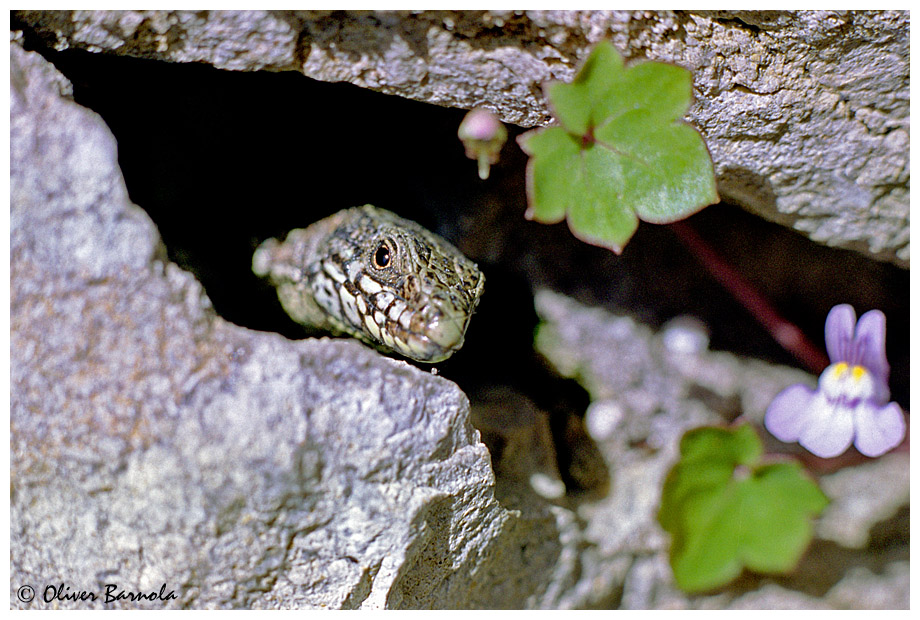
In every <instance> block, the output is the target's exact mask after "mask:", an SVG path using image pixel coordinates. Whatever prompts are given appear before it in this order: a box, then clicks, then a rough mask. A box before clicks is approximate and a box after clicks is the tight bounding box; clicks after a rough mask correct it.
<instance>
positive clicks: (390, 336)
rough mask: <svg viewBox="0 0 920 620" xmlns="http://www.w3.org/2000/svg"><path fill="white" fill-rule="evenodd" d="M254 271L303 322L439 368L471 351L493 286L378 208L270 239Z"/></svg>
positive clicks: (458, 257) (433, 240) (433, 239)
mask: <svg viewBox="0 0 920 620" xmlns="http://www.w3.org/2000/svg"><path fill="white" fill-rule="evenodd" d="M253 271H255V273H256V274H258V275H260V276H266V277H269V278H270V279H271V281H272V283H273V284H274V285H275V286H276V287H277V289H278V297H279V299H280V300H281V303H282V305H283V306H284V308H285V311H287V313H288V314H289V315H290V316H291V317H292V318H293V319H294V320H296V321H298V322H300V323H302V324H304V325H307V326H310V327H315V328H318V329H322V330H326V331H330V332H333V333H336V334H347V335H350V336H354V337H356V338H359V339H361V340H363V341H364V342H367V343H369V344H372V345H374V346H376V347H378V348H380V349H383V350H386V351H395V352H397V353H399V354H401V355H404V356H406V357H409V358H411V359H414V360H417V361H420V362H430V363H434V362H439V361H443V360H445V359H447V358H448V357H450V356H451V355H452V354H453V353H454V352H456V351H457V350H458V349H459V348H460V347H461V346H462V345H463V340H464V336H465V333H466V328H467V326H468V325H469V321H470V318H471V317H472V315H473V311H474V310H475V308H476V305H477V303H478V302H479V298H480V296H481V295H482V291H483V287H484V283H485V277H484V276H483V274H482V273H481V272H480V271H479V268H478V267H477V266H476V264H475V263H473V262H472V261H470V260H469V259H468V258H466V257H465V256H464V255H463V254H462V253H461V252H460V251H459V250H457V249H456V248H455V247H454V246H452V245H451V244H450V243H448V242H447V241H446V240H444V239H443V238H441V237H439V236H438V235H435V234H434V233H432V232H430V231H428V230H426V229H424V228H423V227H421V226H419V225H418V224H416V223H415V222H412V221H409V220H406V219H403V218H401V217H399V216H397V215H395V214H394V213H391V212H389V211H386V210H384V209H378V208H376V207H374V206H371V205H365V206H363V207H355V208H352V209H345V210H343V211H340V212H338V213H336V214H335V215H332V216H330V217H328V218H325V219H323V220H320V221H319V222H316V223H315V224H313V225H311V226H309V227H308V228H305V229H297V230H293V231H291V232H290V233H289V234H288V236H287V239H286V240H285V241H284V242H283V243H279V242H278V241H277V240H275V239H269V240H268V241H266V242H264V243H263V244H262V245H261V246H260V247H259V248H258V249H257V250H256V253H255V254H254V256H253Z"/></svg>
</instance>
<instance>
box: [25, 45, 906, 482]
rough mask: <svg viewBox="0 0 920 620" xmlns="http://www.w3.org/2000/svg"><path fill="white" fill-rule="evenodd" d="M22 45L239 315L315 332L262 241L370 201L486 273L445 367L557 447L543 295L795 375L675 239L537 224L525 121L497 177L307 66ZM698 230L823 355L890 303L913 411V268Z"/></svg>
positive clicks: (422, 118)
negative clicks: (536, 333)
mask: <svg viewBox="0 0 920 620" xmlns="http://www.w3.org/2000/svg"><path fill="white" fill-rule="evenodd" d="M26 44H27V46H30V47H32V48H34V49H37V50H38V51H40V52H41V53H42V54H43V55H45V56H46V58H48V59H49V60H51V61H52V62H53V63H54V64H55V65H56V66H57V67H58V68H59V69H60V70H61V71H62V72H63V73H64V74H65V75H66V76H67V77H68V79H70V80H71V81H72V82H73V84H74V97H75V99H76V101H77V102H78V103H80V104H82V105H85V106H87V107H89V108H91V109H93V110H95V111H96V112H98V113H99V114H100V115H101V116H102V117H103V119H104V120H105V122H106V123H107V124H108V126H109V127H110V128H111V130H112V132H113V133H114V134H115V136H116V138H117V140H118V145H119V162H120V165H121V168H122V170H123V172H124V176H125V182H126V184H127V187H128V191H129V194H130V197H131V199H132V201H134V202H135V203H137V204H138V205H140V206H142V207H143V208H144V209H145V210H146V211H147V212H148V213H149V214H150V216H151V218H152V219H153V221H154V222H155V223H156V224H157V226H158V227H159V230H160V233H161V235H162V237H163V239H164V242H165V244H166V247H167V249H168V253H169V257H170V259H171V260H173V261H175V262H176V263H178V264H179V265H180V266H182V267H183V268H185V269H187V270H189V271H191V272H192V273H194V274H195V276H196V277H197V278H198V279H199V280H200V281H201V283H202V285H203V286H204V288H205V289H206V291H207V294H208V296H209V297H210V299H211V301H212V302H213V304H214V307H215V309H216V311H217V312H218V313H219V314H220V315H221V316H223V317H224V318H226V319H227V320H229V321H232V322H234V323H237V324H239V325H242V326H245V327H248V328H251V329H256V330H263V331H276V332H279V333H281V334H283V335H285V336H287V337H289V338H301V337H303V335H304V332H303V330H302V329H301V328H300V326H298V325H296V324H295V323H293V322H292V321H291V320H290V319H289V318H287V316H286V315H285V314H284V312H283V310H282V309H281V307H280V304H279V303H278V301H277V298H276V297H275V293H274V290H273V289H272V288H271V287H269V286H268V285H267V284H266V283H265V282H263V281H261V280H260V279H258V278H256V277H255V276H254V275H253V274H252V272H251V269H250V261H251V256H252V252H253V250H254V248H255V247H256V246H257V245H258V243H260V242H261V241H262V240H263V239H265V238H268V237H272V236H278V237H280V236H283V235H284V234H285V233H286V232H287V231H288V230H290V229H292V228H297V227H302V226H305V225H307V224H309V223H311V222H313V221H315V220H317V219H320V218H322V217H324V216H326V215H329V214H331V213H334V212H335V211H338V210H339V209H342V208H346V207H351V206H355V205H361V204H365V203H373V204H375V205H377V206H379V207H383V208H386V209H390V210H392V211H394V212H396V213H398V214H400V215H402V216H404V217H407V218H410V219H413V220H415V221H418V222H419V223H420V224H422V225H424V226H426V227H428V228H430V229H431V230H434V231H435V232H438V233H440V234H442V235H443V236H445V237H447V238H448V239H449V240H451V241H453V242H455V243H456V244H457V245H458V247H460V248H461V249H462V250H463V251H464V252H465V253H466V254H467V255H468V256H470V257H471V258H472V259H474V260H476V261H477V262H478V263H479V264H480V266H481V268H482V269H483V271H484V272H485V274H486V277H487V283H486V292H485V296H484V297H483V300H482V303H481V305H480V308H479V310H478V313H477V316H476V317H474V319H473V321H472V324H471V327H470V331H469V334H468V340H467V344H466V345H465V347H464V348H463V350H461V351H460V352H459V353H458V354H456V355H455V356H454V358H452V359H451V360H449V361H448V362H446V363H444V364H441V365H439V370H440V372H441V374H442V375H443V376H445V377H447V378H450V379H452V380H455V381H456V382H457V383H458V384H459V385H460V386H461V387H462V388H463V389H464V390H465V391H466V392H467V393H468V394H469V395H470V396H471V398H472V399H474V400H475V398H476V395H477V393H480V392H481V391H482V390H484V389H487V388H488V387H490V386H494V385H506V386H511V387H512V388H513V389H515V390H519V391H521V392H523V393H525V394H527V395H528V397H529V398H530V399H531V400H533V402H535V403H536V404H537V405H538V406H539V407H541V408H545V409H546V410H547V411H549V412H551V413H552V414H553V415H554V416H555V417H554V418H553V420H554V426H553V433H554V436H555V437H556V439H557V442H559V443H560V444H561V445H565V442H566V441H569V440H571V434H572V432H573V431H572V428H573V427H572V426H571V421H566V420H568V419H569V418H570V417H571V416H576V418H577V419H580V418H579V417H578V416H580V415H581V414H582V413H583V411H584V405H585V404H586V403H587V400H586V395H585V394H584V392H583V390H581V388H578V387H577V386H575V387H573V384H572V383H570V382H567V381H565V380H562V379H560V378H558V377H555V376H554V375H552V374H551V373H549V372H547V370H546V368H545V366H544V364H543V362H542V361H541V360H540V359H539V357H537V356H536V355H535V354H534V352H533V346H532V345H533V330H534V328H535V327H536V323H537V317H536V315H535V312H534V309H533V297H532V295H533V291H534V289H535V288H536V287H539V286H548V287H551V288H553V289H555V290H558V291H560V292H563V293H565V294H568V295H570V296H572V297H574V298H576V299H578V300H579V301H582V302H584V303H588V304H593V305H599V306H602V307H605V308H607V309H609V310H611V311H614V312H618V313H625V314H629V315H631V316H633V317H635V318H636V319H638V320H640V321H642V322H644V323H647V324H650V325H652V326H659V325H661V324H662V323H664V322H665V321H667V320H668V319H670V318H672V317H674V316H677V315H680V314H692V315H694V316H696V317H698V318H700V319H702V320H703V321H704V322H705V323H706V324H707V325H708V326H709V327H710V329H711V331H712V339H711V342H712V347H713V348H715V349H724V350H730V351H733V352H735V353H738V354H741V355H747V356H754V357H760V358H763V359H766V360H769V361H773V362H778V363H784V364H790V365H796V363H797V362H796V360H795V359H794V358H793V357H792V356H791V355H789V354H788V353H787V352H786V351H784V350H783V349H782V348H780V347H779V345H777V344H776V343H775V342H774V341H773V340H772V339H771V337H770V336H769V334H767V332H766V331H765V330H764V329H763V328H762V327H761V326H760V325H759V324H758V323H757V322H756V321H755V320H754V319H753V318H752V317H751V316H750V315H749V314H748V313H747V312H746V311H745V310H744V308H742V307H741V306H740V304H738V303H737V301H736V300H734V299H733V298H732V297H731V296H730V295H729V294H728V293H727V292H726V291H725V290H723V289H722V288H721V287H720V286H719V285H718V283H717V282H716V281H715V280H714V279H713V278H712V277H711V276H710V275H709V274H708V273H707V272H706V270H705V269H704V268H703V267H702V266H700V265H699V264H698V263H697V262H696V260H695V259H694V258H693V257H692V256H691V255H690V254H689V253H688V252H687V250H686V249H685V248H684V247H683V246H682V245H681V244H680V242H679V241H678V240H677V238H676V237H675V235H674V234H673V233H672V231H671V230H670V229H669V228H668V227H662V226H651V225H646V224H642V225H640V227H639V230H638V232H637V233H636V235H635V237H634V239H633V240H632V242H631V243H630V244H629V245H628V246H627V248H626V250H625V251H624V253H623V255H621V256H616V255H614V254H613V253H611V252H609V251H607V250H604V249H601V248H597V247H593V246H588V245H586V244H583V243H581V242H579V241H577V240H576V239H575V238H574V237H573V236H572V235H571V234H570V232H569V231H568V229H567V227H566V225H565V224H564V223H563V224H557V225H553V226H545V225H541V224H537V223H534V222H528V221H526V220H525V219H524V218H523V214H524V211H525V208H526V204H525V190H524V167H525V164H526V158H525V156H524V155H523V153H522V152H521V151H520V149H519V148H518V147H517V145H516V143H515V142H514V137H515V136H516V135H519V134H520V133H521V131H522V130H520V129H519V128H509V129H510V130H511V134H512V135H511V138H510V139H509V142H508V144H507V145H506V146H505V149H504V151H503V157H502V161H501V162H500V163H499V164H498V165H497V166H495V167H493V169H492V175H491V177H490V179H489V180H488V181H485V182H482V181H480V180H479V178H478V176H477V175H476V165H475V163H474V162H472V161H470V160H468V159H466V158H465V156H464V155H463V148H462V146H461V145H460V143H459V141H458V140H457V138H456V130H457V126H458V124H459V122H460V120H461V119H462V117H463V115H464V114H465V111H463V110H457V109H448V108H439V107H436V106H431V105H426V104H422V103H418V102H413V101H408V100H405V99H402V98H399V97H394V96H386V95H381V94H378V93H374V92H370V91H367V90H364V89H360V88H357V87H354V86H351V85H347V84H328V83H320V82H316V81H314V80H310V79H307V78H305V77H304V76H302V75H300V74H296V73H269V72H257V73H246V72H229V71H220V70H216V69H214V68H211V67H209V66H204V65H188V64H169V63H163V62H155V61H146V60H140V59H132V58H124V57H115V56H106V55H102V54H90V53H86V52H81V51H66V52H54V51H52V50H49V49H46V48H42V47H41V45H40V43H39V42H37V41H35V40H34V39H33V38H31V37H28V36H27V37H26ZM690 222H691V223H692V224H693V226H694V227H696V228H697V230H698V231H699V233H700V235H701V236H703V237H704V238H706V239H707V240H708V241H709V242H710V243H711V244H712V245H713V246H714V247H715V248H716V250H717V251H719V252H721V253H722V254H723V255H724V256H725V258H726V260H728V261H729V262H731V263H733V264H735V265H736V266H737V268H738V269H739V270H740V271H741V272H742V273H743V274H744V275H745V276H746V277H748V278H749V279H750V280H751V281H752V282H753V283H754V284H755V285H756V286H758V287H759V288H761V289H762V290H763V291H764V293H765V294H766V295H767V296H768V297H769V298H771V299H772V300H773V302H774V303H775V304H776V306H777V308H778V309H779V310H780V312H782V313H783V314H785V315H786V316H787V318H789V319H791V320H792V321H793V322H795V323H797V324H798V325H799V326H800V327H801V328H802V329H803V330H804V332H805V333H806V334H807V335H808V336H810V337H811V338H812V339H813V340H814V341H815V342H817V343H818V344H819V345H820V344H821V343H823V325H824V317H825V315H826V313H827V311H828V309H829V308H830V307H831V306H833V305H834V304H836V303H841V302H848V303H852V304H853V305H854V306H856V309H857V311H858V312H864V311H866V310H868V309H870V308H873V307H875V308H880V309H882V310H884V311H885V312H886V314H887V315H888V322H889V333H890V334H891V335H892V336H891V337H890V338H889V357H890V359H891V362H892V392H893V395H894V398H895V399H896V400H898V401H899V402H900V403H901V404H902V405H903V406H904V407H905V408H909V401H908V387H907V380H908V375H909V361H908V348H907V338H906V337H904V336H905V335H906V334H907V333H908V295H907V292H908V285H907V276H908V273H907V272H906V271H904V270H901V269H898V268H896V267H894V266H891V265H887V264H882V263H877V262H874V261H871V260H869V259H866V258H865V257H863V256H860V255H858V254H855V253H853V252H847V251H842V250H834V249H830V248H826V247H822V246H818V245H816V244H813V243H811V242H810V241H808V240H807V239H805V238H804V237H802V236H800V235H798V234H797V233H795V232H792V231H789V230H787V229H784V228H782V227H780V226H776V225H772V224H769V223H767V222H764V221H762V220H761V219H759V218H757V217H754V216H752V215H749V214H747V213H744V212H743V211H741V210H740V209H737V208H734V207H730V206H727V205H717V206H715V207H710V208H708V209H705V210H704V211H703V212H701V213H699V214H698V215H696V216H694V217H692V218H691V219H690ZM578 441H581V440H580V439H579V440H578ZM576 443H577V442H576ZM578 446H580V447H578ZM578 446H576V447H572V448H571V450H569V451H568V452H566V450H562V451H561V452H562V454H561V456H560V462H561V463H565V464H566V465H565V467H566V468H567V469H569V470H571V469H572V468H573V467H577V466H581V465H580V464H579V462H578V461H579V458H580V457H578V456H577V451H578V450H581V448H582V447H584V446H581V444H578ZM588 452H590V450H588ZM567 475H569V476H570V478H569V479H568V480H567V482H568V483H569V485H570V488H573V487H575V486H577V485H578V482H577V480H576V479H575V478H577V476H574V474H571V471H570V473H569V474H567Z"/></svg>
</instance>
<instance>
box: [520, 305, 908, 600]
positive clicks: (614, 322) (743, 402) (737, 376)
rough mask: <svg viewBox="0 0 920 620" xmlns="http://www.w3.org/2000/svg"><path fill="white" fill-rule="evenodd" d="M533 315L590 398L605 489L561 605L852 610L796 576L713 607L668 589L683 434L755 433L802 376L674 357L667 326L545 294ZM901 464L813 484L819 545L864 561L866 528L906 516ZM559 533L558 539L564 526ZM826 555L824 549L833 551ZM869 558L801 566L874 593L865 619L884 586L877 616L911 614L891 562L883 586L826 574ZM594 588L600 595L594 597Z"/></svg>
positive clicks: (587, 521) (588, 514)
mask: <svg viewBox="0 0 920 620" xmlns="http://www.w3.org/2000/svg"><path fill="white" fill-rule="evenodd" d="M535 303H536V308H537V313H538V314H539V316H540V319H541V321H542V323H541V325H540V327H539V328H538V331H537V336H536V346H537V348H538V350H539V351H540V352H541V353H542V354H543V355H544V356H545V357H546V358H547V359H548V360H549V361H550V363H551V364H552V365H553V366H554V367H555V368H556V369H557V370H558V371H559V372H560V373H561V374H563V375H565V376H568V377H573V378H575V379H577V380H578V381H579V383H581V384H582V385H583V386H584V387H585V389H586V390H587V391H588V392H589V394H590V395H591V400H592V403H591V406H590V407H589V408H588V411H587V417H588V420H587V421H586V426H587V428H588V430H589V432H592V434H593V435H594V439H595V440H596V442H597V446H598V448H599V450H600V452H601V453H602V454H603V457H604V459H605V461H606V463H607V467H608V469H609V470H610V472H611V478H612V481H611V486H612V491H611V492H610V494H609V495H608V496H607V497H605V498H603V499H601V500H599V501H594V502H586V503H583V504H581V505H580V506H578V509H577V514H578V516H579V521H580V522H581V523H583V525H582V527H581V528H580V531H578V532H577V533H575V534H574V535H571V538H572V539H573V540H577V541H578V543H579V544H580V545H582V546H583V547H586V549H587V551H585V552H583V553H581V554H580V555H579V558H580V562H581V564H580V566H579V570H578V571H577V572H576V574H578V575H580V579H579V581H578V582H577V583H575V584H573V585H572V586H570V587H569V588H568V589H567V591H566V597H565V598H563V599H561V600H560V602H559V604H560V605H564V606H567V607H575V608H581V607H596V606H598V604H597V602H598V601H599V600H601V601H602V600H605V599H607V600H609V599H610V598H611V597H615V595H616V593H619V605H618V606H619V607H621V608H630V609H649V608H655V609H662V608H703V609H713V608H723V609H724V608H738V609H746V608H765V607H769V608H801V607H807V608H828V607H830V608H838V607H841V606H844V607H848V606H852V605H853V604H854V603H853V601H854V600H856V599H855V598H854V595H852V594H845V595H841V596H837V595H836V594H835V595H834V597H831V596H830V595H828V597H827V598H824V599H818V598H815V597H814V596H811V595H806V594H804V593H803V592H807V591H808V590H809V588H812V587H813V586H812V579H811V576H810V575H809V574H798V573H793V575H791V576H790V577H784V578H783V579H785V582H783V584H782V585H783V587H779V585H777V584H776V583H772V582H771V581H770V580H769V579H768V578H762V579H761V581H762V583H755V584H753V585H748V586H743V585H742V586H738V587H736V588H734V589H732V590H728V591H726V592H722V593H720V594H717V595H715V596H712V595H702V596H687V595H686V594H684V593H682V592H681V591H680V590H678V589H677V587H676V586H675V585H674V582H673V577H672V576H671V572H670V568H669V567H668V549H669V544H670V543H669V540H668V536H667V535H666V534H665V532H664V531H663V530H662V529H661V528H660V526H659V525H658V522H657V511H658V505H659V501H660V494H661V489H662V486H663V484H664V478H665V476H666V475H667V472H668V471H669V470H670V468H671V466H672V465H673V464H674V463H675V462H676V460H677V458H678V444H679V440H680V437H681V436H682V435H683V433H684V432H686V431H687V430H690V429H691V428H695V427H698V426H703V425H713V424H726V423H729V422H735V421H747V422H749V423H752V424H755V425H760V423H761V421H762V419H763V412H764V410H765V409H766V407H767V405H768V404H769V403H770V401H771V400H772V398H773V397H774V396H775V395H776V394H777V393H778V392H779V391H781V390H782V389H783V388H785V387H787V386H788V385H791V384H793V383H800V382H803V380H806V377H807V375H805V373H802V372H801V371H797V370H793V369H789V368H782V367H778V366H772V365H770V364H767V363H765V362H761V361H758V360H750V359H747V360H746V359H742V358H738V357H735V356H733V355H730V354H727V353H721V352H714V351H707V350H693V351H692V352H687V351H684V350H682V349H681V348H678V349H677V350H675V349H674V348H672V347H669V340H670V335H669V332H670V330H671V329H673V325H672V326H666V327H665V328H664V329H662V330H661V332H660V333H657V334H656V333H654V332H652V331H651V330H650V329H649V328H647V327H644V326H642V325H639V324H637V323H635V321H633V320H632V319H631V318H629V317H625V316H615V315H612V314H610V313H609V312H606V311H604V310H600V309H598V308H590V307H586V306H583V305H581V304H579V303H577V302H575V301H573V300H571V299H569V298H566V297H564V296H562V295H559V294H557V293H553V292H551V291H548V290H541V291H538V292H537V294H536V298H535ZM811 380H812V381H813V380H814V379H813V378H811ZM761 432H762V433H764V432H763V431H762V428H761ZM768 445H770V444H769V443H768ZM908 462H909V459H908V458H907V457H906V456H905V455H897V454H891V455H888V456H886V457H885V458H883V459H879V460H877V461H874V462H871V463H868V464H865V465H861V466H858V467H850V468H846V469H843V470H841V471H840V472H838V473H835V474H830V475H827V476H824V477H822V478H821V479H820V480H819V482H820V484H821V487H822V489H827V493H828V495H829V496H830V497H831V499H832V504H831V506H830V507H829V508H828V510H827V512H826V513H825V514H824V515H823V516H822V517H821V519H820V520H819V522H818V524H817V528H816V530H817V535H818V536H820V537H823V538H826V539H828V540H832V541H835V542H836V541H838V540H841V537H843V539H844V540H846V541H847V543H849V544H851V546H853V547H856V548H860V549H864V548H865V547H866V545H867V542H868V540H869V530H870V528H871V527H873V526H874V525H876V524H879V523H882V522H884V521H886V520H887V519H889V518H891V517H892V515H893V514H894V513H895V512H896V511H897V509H898V508H901V507H904V506H907V505H909V493H908V490H907V486H908V485H907V482H908V480H909V476H908V474H907V465H908ZM855 481H859V482H858V483H857V482H855ZM872 484H875V485H876V487H877V488H876V489H874V490H873V491H871V492H870V491H868V490H867V486H868V485H872ZM900 527H903V524H900ZM560 531H562V532H564V531H565V527H564V526H563V525H560ZM904 535H906V534H904ZM824 544H825V548H827V547H830V546H832V545H831V544H830V543H824ZM564 554H565V550H564V551H563V555H564ZM874 557H875V556H873V555H872V552H871V551H866V552H863V554H852V553H851V554H849V555H848V554H845V553H833V554H832V553H829V554H822V553H820V552H819V553H817V554H816V555H815V556H813V557H812V556H809V557H808V560H809V561H808V562H805V561H803V571H804V572H806V573H813V572H819V573H822V574H825V575H836V574H840V576H841V577H842V580H841V582H840V583H839V584H836V585H835V586H834V587H835V589H836V588H838V587H839V588H841V589H843V590H844V592H846V593H852V592H854V591H859V589H860V588H865V589H867V590H872V592H874V593H875V594H874V596H875V599H874V601H869V600H867V601H865V602H863V603H860V604H859V605H858V606H859V607H862V608H876V605H879V604H880V603H879V602H878V601H879V600H882V599H880V598H878V592H881V591H882V590H883V588H884V586H883V585H882V584H889V583H890V584H891V586H892V588H894V589H895V591H896V592H898V594H893V595H892V596H891V598H890V599H887V600H885V601H884V604H885V605H888V606H894V607H901V606H907V605H908V602H909V598H908V597H907V595H906V593H904V592H903V591H902V586H903V583H902V581H903V580H902V573H903V571H901V569H900V568H899V566H900V564H899V563H898V562H897V561H895V562H891V563H890V564H887V566H890V567H891V571H892V573H891V574H890V575H889V574H887V573H886V576H885V577H883V578H878V577H876V576H874V575H869V574H866V573H865V572H860V571H859V570H857V569H855V568H854V569H850V570H848V571H847V570H846V566H842V567H841V566H839V565H833V563H835V562H839V561H843V560H846V561H849V562H853V561H854V558H855V561H856V562H857V564H858V562H869V561H878V560H871V559H867V558H874ZM823 562H827V563H831V564H826V565H825V564H823ZM860 576H862V577H865V579H860V578H859V577H860ZM844 582H846V583H844ZM600 583H603V584H604V586H603V587H602V588H601V589H600V591H598V590H597V589H596V588H597V585H598V584H600ZM593 588H594V589H593ZM844 601H845V602H844ZM883 607H884V605H883Z"/></svg>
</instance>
